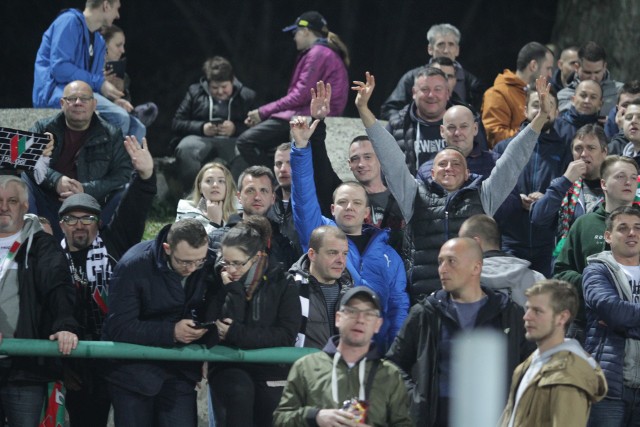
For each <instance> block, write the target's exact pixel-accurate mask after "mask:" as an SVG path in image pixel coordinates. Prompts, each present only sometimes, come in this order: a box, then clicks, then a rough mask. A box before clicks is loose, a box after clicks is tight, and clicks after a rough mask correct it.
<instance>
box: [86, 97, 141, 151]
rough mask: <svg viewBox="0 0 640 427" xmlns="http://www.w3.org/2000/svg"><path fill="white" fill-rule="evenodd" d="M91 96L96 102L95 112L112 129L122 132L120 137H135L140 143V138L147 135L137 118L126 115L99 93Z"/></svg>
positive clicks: (120, 108) (122, 109) (123, 110)
mask: <svg viewBox="0 0 640 427" xmlns="http://www.w3.org/2000/svg"><path fill="white" fill-rule="evenodd" d="M93 96H94V97H95V98H96V100H97V101H98V106H97V108H96V111H97V112H98V114H99V115H100V117H102V118H103V119H104V120H106V121H107V122H109V123H110V124H111V125H113V126H114V127H116V128H118V129H121V130H122V135H123V136H126V135H135V137H136V138H138V141H139V142H140V143H142V138H144V136H145V135H146V134H147V128H146V127H145V126H144V125H143V124H142V122H141V121H140V120H138V118H136V117H134V116H132V115H131V114H129V113H127V110H125V109H124V108H122V107H120V106H118V105H116V104H114V103H113V102H111V101H110V100H108V99H107V98H105V97H104V96H102V95H100V94H99V93H94V94H93Z"/></svg>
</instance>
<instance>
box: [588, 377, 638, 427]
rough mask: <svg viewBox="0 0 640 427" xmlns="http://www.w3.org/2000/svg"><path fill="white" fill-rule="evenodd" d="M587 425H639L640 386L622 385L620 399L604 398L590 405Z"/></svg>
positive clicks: (600, 426)
mask: <svg viewBox="0 0 640 427" xmlns="http://www.w3.org/2000/svg"><path fill="white" fill-rule="evenodd" d="M588 426H589V427H639V426H640V388H630V387H623V389H622V399H610V398H608V397H606V398H604V399H603V400H601V401H600V402H598V403H594V404H593V406H591V414H589V424H588Z"/></svg>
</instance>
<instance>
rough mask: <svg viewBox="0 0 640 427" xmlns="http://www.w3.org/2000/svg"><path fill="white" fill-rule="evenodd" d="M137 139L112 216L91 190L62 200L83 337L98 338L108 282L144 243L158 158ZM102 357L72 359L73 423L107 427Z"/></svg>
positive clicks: (68, 399)
mask: <svg viewBox="0 0 640 427" xmlns="http://www.w3.org/2000/svg"><path fill="white" fill-rule="evenodd" d="M142 142H143V145H142V147H141V146H140V144H139V143H138V141H137V140H136V139H135V137H132V138H131V137H126V139H125V142H124V145H125V148H126V149H127V152H128V154H129V156H130V157H131V161H132V162H133V165H134V168H135V173H134V174H133V177H132V179H131V182H130V185H129V187H128V188H127V190H126V191H125V193H124V196H123V197H122V200H121V201H120V204H119V205H118V208H117V210H116V213H115V215H114V216H113V219H112V220H111V221H110V222H109V223H108V224H103V223H102V222H101V221H100V213H101V207H100V204H99V203H98V201H97V200H96V199H95V198H93V197H92V196H91V195H89V194H87V193H78V194H74V195H72V196H70V197H68V198H67V199H65V201H64V202H63V203H62V206H61V207H60V211H59V212H58V214H59V217H60V227H61V228H62V232H63V233H64V239H63V240H62V248H63V250H64V251H65V254H66V256H67V261H68V263H69V270H70V271H71V276H72V280H73V284H74V285H75V289H76V306H75V317H76V320H77V321H78V323H79V324H80V337H81V339H83V340H89V341H99V340H100V337H101V333H102V324H103V322H104V319H105V317H106V315H107V310H108V306H107V303H108V295H109V285H110V282H111V274H112V271H113V269H114V268H115V265H116V262H118V260H119V259H120V258H121V257H122V255H123V254H124V253H125V252H126V251H127V250H129V248H131V247H132V246H133V245H135V244H137V243H138V242H140V240H141V239H142V234H143V233H144V227H145V221H146V219H147V214H148V213H149V210H150V209H151V203H152V201H153V197H154V196H155V194H156V177H155V174H154V173H153V158H152V157H151V154H150V153H149V150H148V149H147V141H146V139H143V140H142ZM103 369H104V362H103V361H101V360H99V359H73V360H71V361H68V363H67V364H66V365H65V374H66V375H65V387H66V389H67V393H66V396H65V407H66V409H67V411H68V412H69V419H70V421H71V423H72V424H73V425H74V426H81V425H84V426H96V427H97V426H106V425H107V419H108V417H109V409H110V408H111V399H110V398H109V394H108V391H107V385H106V382H105V380H104V376H103V373H104V372H103Z"/></svg>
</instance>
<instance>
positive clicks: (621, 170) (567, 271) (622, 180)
mask: <svg viewBox="0 0 640 427" xmlns="http://www.w3.org/2000/svg"><path fill="white" fill-rule="evenodd" d="M600 171H601V172H600V174H601V185H602V191H603V193H604V203H600V204H599V205H598V207H597V209H596V210H595V211H594V212H591V213H588V214H586V215H582V216H581V217H580V218H578V219H577V220H576V222H574V223H573V225H572V226H571V228H570V229H569V232H568V234H567V238H566V240H565V242H564V245H563V246H562V249H561V250H560V254H559V255H558V258H557V259H556V263H555V267H554V271H553V273H554V276H553V277H554V278H556V279H560V280H566V281H567V282H569V283H571V284H572V285H573V286H575V287H576V289H577V290H578V294H579V295H580V296H582V294H583V292H582V281H583V277H582V272H583V270H584V268H585V267H586V266H587V258H588V257H589V256H590V255H593V254H597V253H600V252H602V251H604V250H606V249H607V248H608V242H607V241H606V239H605V238H604V232H605V221H606V219H607V217H608V216H609V214H610V213H611V212H613V211H614V210H616V209H617V208H619V207H621V206H631V204H632V203H633V199H634V197H635V195H636V187H637V181H638V165H637V164H636V162H635V161H634V160H633V159H630V158H629V157H623V156H615V155H613V156H608V157H607V158H606V159H605V160H604V162H602V166H601V167H600ZM573 323H574V325H572V328H571V329H570V334H571V335H570V336H572V337H575V338H577V339H578V341H581V342H582V341H584V332H585V330H584V326H585V317H584V301H583V300H580V307H579V309H578V314H577V315H576V317H575V319H574V322H573Z"/></svg>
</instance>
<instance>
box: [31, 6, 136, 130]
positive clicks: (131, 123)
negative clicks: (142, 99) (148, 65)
mask: <svg viewBox="0 0 640 427" xmlns="http://www.w3.org/2000/svg"><path fill="white" fill-rule="evenodd" d="M119 10H120V0H87V1H86V3H85V8H84V11H83V12H80V11H79V10H77V9H67V10H64V11H62V12H61V13H60V15H58V17H57V18H56V20H55V21H53V23H52V24H51V26H50V27H49V28H48V29H47V31H46V32H45V33H44V35H43V36H42V43H41V44H40V48H39V49H38V54H37V56H36V63H35V67H34V68H35V69H34V75H33V82H34V83H33V95H32V98H33V106H34V107H36V108H47V107H49V108H57V107H58V104H59V103H60V98H62V97H63V96H66V95H64V94H63V89H64V87H65V86H66V85H67V84H68V83H70V82H72V81H74V80H81V81H83V82H85V83H86V84H88V85H89V87H90V88H91V90H93V92H95V93H96V96H95V98H96V100H97V104H98V112H99V113H100V116H101V117H102V118H103V119H105V120H106V121H108V122H109V123H111V124H112V125H113V126H115V127H116V128H118V129H120V130H121V131H122V134H123V135H134V136H135V137H136V138H138V141H142V138H143V137H144V136H145V133H146V129H145V127H144V125H143V124H142V122H140V120H138V119H137V118H136V117H134V116H132V115H131V114H129V113H130V112H131V111H133V105H131V103H130V102H129V101H127V100H126V99H124V93H123V92H121V91H120V90H118V89H117V88H116V87H115V86H114V85H113V84H112V83H111V82H109V81H108V80H106V79H105V77H104V58H105V52H106V45H105V42H104V39H103V38H102V35H101V34H100V31H98V30H100V28H102V27H109V26H111V24H113V21H114V20H116V19H118V18H120V15H119V13H118V11H119Z"/></svg>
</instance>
